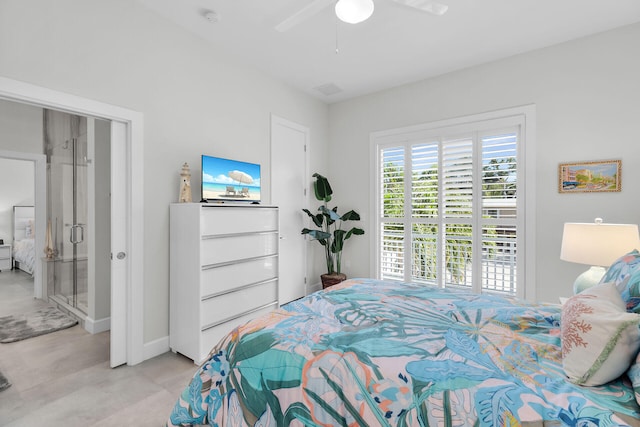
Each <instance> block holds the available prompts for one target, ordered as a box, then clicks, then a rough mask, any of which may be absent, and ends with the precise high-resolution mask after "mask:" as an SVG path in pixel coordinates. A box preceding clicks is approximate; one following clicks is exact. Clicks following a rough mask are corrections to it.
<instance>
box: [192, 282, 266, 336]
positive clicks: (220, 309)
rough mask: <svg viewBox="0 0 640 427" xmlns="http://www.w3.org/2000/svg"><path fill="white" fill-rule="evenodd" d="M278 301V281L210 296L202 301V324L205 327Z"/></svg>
mask: <svg viewBox="0 0 640 427" xmlns="http://www.w3.org/2000/svg"><path fill="white" fill-rule="evenodd" d="M277 301H278V281H277V280H275V279H274V280H272V281H270V282H266V283H261V284H258V285H255V286H250V287H247V288H241V289H240V290H237V291H233V292H230V293H228V294H224V295H220V296H217V297H213V298H209V299H206V300H204V301H202V302H201V303H200V324H201V325H202V328H203V329H206V328H207V327H209V326H212V325H215V324H216V323H219V322H225V321H227V320H229V319H232V318H234V317H236V316H239V315H244V313H247V312H249V311H252V310H254V309H256V308H258V307H262V306H263V305H265V304H269V303H272V302H277Z"/></svg>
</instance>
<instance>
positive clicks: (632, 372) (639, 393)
mask: <svg viewBox="0 0 640 427" xmlns="http://www.w3.org/2000/svg"><path fill="white" fill-rule="evenodd" d="M627 375H628V376H629V379H630V380H631V384H632V385H633V391H634V393H635V394H636V400H637V401H638V404H639V405H640V353H638V356H636V361H635V362H633V364H632V365H631V367H630V368H629V370H628V371H627Z"/></svg>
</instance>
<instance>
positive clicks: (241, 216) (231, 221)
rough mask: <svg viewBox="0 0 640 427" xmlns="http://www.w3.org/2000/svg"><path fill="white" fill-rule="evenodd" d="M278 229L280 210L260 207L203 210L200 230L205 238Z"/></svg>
mask: <svg viewBox="0 0 640 427" xmlns="http://www.w3.org/2000/svg"><path fill="white" fill-rule="evenodd" d="M277 229H278V210H277V209H274V208H259V207H231V208H224V207H218V208H206V207H205V208H202V212H201V216H200V230H201V232H202V235H203V236H211V235H216V234H235V233H247V232H259V231H273V230H277Z"/></svg>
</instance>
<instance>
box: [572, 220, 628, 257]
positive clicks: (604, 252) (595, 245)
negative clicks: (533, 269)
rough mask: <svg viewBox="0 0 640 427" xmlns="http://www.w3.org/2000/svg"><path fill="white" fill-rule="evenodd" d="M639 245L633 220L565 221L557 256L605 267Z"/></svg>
mask: <svg viewBox="0 0 640 427" xmlns="http://www.w3.org/2000/svg"><path fill="white" fill-rule="evenodd" d="M636 248H640V238H639V237H638V226H637V225H636V224H604V223H598V222H596V223H569V222H568V223H565V225H564V232H563V233H562V249H561V250H560V259H562V260H564V261H569V262H575V263H578V264H587V265H595V266H602V267H608V266H609V265H611V264H612V263H613V262H614V261H615V260H616V259H618V258H620V257H621V256H622V255H624V254H626V253H627V252H630V251H632V250H633V249H636Z"/></svg>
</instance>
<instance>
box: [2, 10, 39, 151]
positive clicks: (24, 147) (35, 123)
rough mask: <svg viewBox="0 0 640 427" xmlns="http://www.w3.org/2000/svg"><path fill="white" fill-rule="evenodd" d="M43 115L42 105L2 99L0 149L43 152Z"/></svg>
mask: <svg viewBox="0 0 640 427" xmlns="http://www.w3.org/2000/svg"><path fill="white" fill-rule="evenodd" d="M1 11H2V6H1V5H0V13H2V12H1ZM0 19H1V18H0ZM0 64H2V61H0ZM42 115H43V113H42V108H40V107H34V106H31V105H26V104H16V103H14V102H9V101H5V100H2V99H0V129H1V130H2V131H1V132H0V149H2V150H7V151H20V152H27V153H36V154H42V151H43V148H44V144H43V142H42V141H43V128H42Z"/></svg>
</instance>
